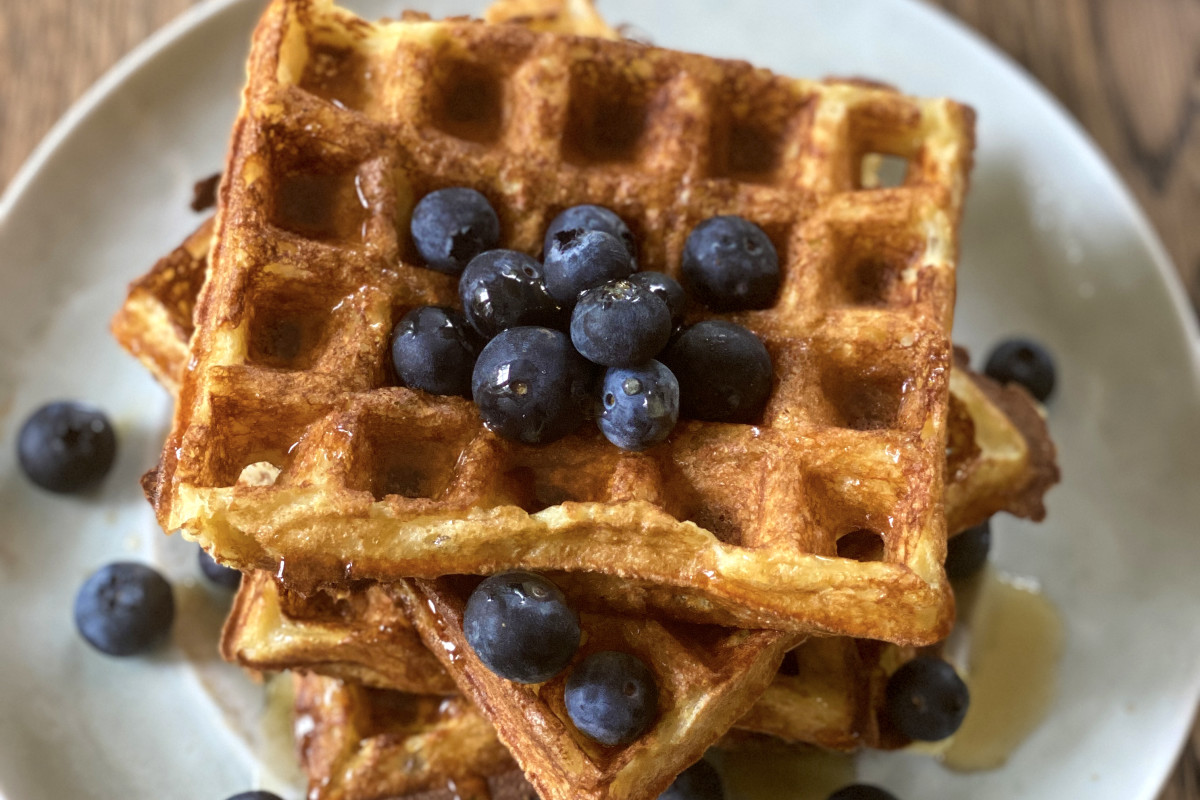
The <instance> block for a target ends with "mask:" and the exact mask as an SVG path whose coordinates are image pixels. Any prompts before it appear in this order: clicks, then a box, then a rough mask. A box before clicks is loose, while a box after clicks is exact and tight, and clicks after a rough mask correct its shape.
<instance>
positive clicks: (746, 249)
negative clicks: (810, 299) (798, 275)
mask: <svg viewBox="0 0 1200 800" xmlns="http://www.w3.org/2000/svg"><path fill="white" fill-rule="evenodd" d="M683 283H684V285H685V286H687V288H688V290H689V291H691V292H692V293H693V294H695V295H696V298H697V299H698V300H699V301H700V302H701V303H704V305H706V306H708V307H709V308H713V309H716V310H718V311H738V310H743V309H750V308H768V307H769V306H770V305H771V304H772V303H773V302H775V294H776V293H777V292H778V291H779V255H778V254H777V253H776V252H775V245H773V244H771V240H770V239H769V238H767V234H766V233H764V232H763V229H762V228H760V227H758V226H757V225H755V224H754V223H753V222H749V221H748V220H745V219H742V218H741V217H733V216H725V217H712V218H710V219H706V220H704V222H701V223H700V224H699V225H697V226H696V227H695V228H693V229H692V232H691V233H690V234H688V238H687V242H686V243H685V244H684V246H683Z"/></svg>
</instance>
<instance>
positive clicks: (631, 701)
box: [563, 650, 658, 747]
mask: <svg viewBox="0 0 1200 800" xmlns="http://www.w3.org/2000/svg"><path fill="white" fill-rule="evenodd" d="M563 701H564V703H565V704H566V706H567V716H569V717H570V718H571V722H573V723H575V727H576V728H578V729H579V732H580V733H582V734H583V735H584V736H587V737H589V738H591V739H595V740H596V741H597V742H600V743H601V744H606V745H609V746H610V747H611V746H614V745H619V744H629V743H630V742H632V741H633V740H634V739H636V738H637V737H639V736H641V735H642V732H643V731H645V730H646V728H647V726H649V725H650V723H651V722H653V721H654V717H655V715H656V714H657V713H658V685H657V684H656V683H655V682H654V674H653V673H652V672H650V668H649V667H647V666H646V665H645V664H644V663H643V662H642V660H641V659H639V658H637V657H635V656H631V655H629V654H628V653H619V652H617V651H615V650H603V651H601V652H599V653H593V654H592V655H590V656H588V657H587V658H585V659H584V660H583V661H582V662H580V663H579V664H578V665H577V666H576V667H575V668H574V669H572V670H571V674H570V675H568V676H567V685H566V690H565V692H564V694H563Z"/></svg>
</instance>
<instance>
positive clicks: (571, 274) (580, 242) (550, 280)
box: [544, 229, 634, 309]
mask: <svg viewBox="0 0 1200 800" xmlns="http://www.w3.org/2000/svg"><path fill="white" fill-rule="evenodd" d="M544 262H545V265H546V289H547V291H549V292H550V296H551V297H553V298H554V299H555V300H557V301H558V303H559V304H560V305H562V307H563V308H567V309H569V308H571V307H572V306H574V305H575V300H576V298H578V297H579V294H580V293H581V292H585V291H587V290H588V289H591V288H593V287H596V286H601V285H603V284H605V283H608V282H609V281H615V280H620V279H621V278H628V277H629V276H630V275H632V274H633V270H634V266H633V261H632V260H631V259H630V258H629V251H627V250H626V249H625V245H623V244H622V243H621V240H620V239H617V238H616V237H615V236H612V235H610V234H607V233H604V232H603V231H585V230H578V229H575V230H566V231H560V232H558V233H556V234H554V237H553V240H552V241H551V243H550V247H549V248H548V249H547V250H546V255H545V258H544Z"/></svg>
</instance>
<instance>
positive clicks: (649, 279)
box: [629, 272, 687, 328]
mask: <svg viewBox="0 0 1200 800" xmlns="http://www.w3.org/2000/svg"><path fill="white" fill-rule="evenodd" d="M629 280H630V281H632V282H633V283H636V284H637V285H638V286H641V287H642V288H643V289H649V290H650V291H651V292H653V293H654V295H655V296H656V297H657V298H658V299H659V300H662V301H663V302H664V303H666V304H667V310H668V311H670V312H671V327H672V328H677V327H679V326H680V325H681V324H682V323H683V310H684V307H685V306H686V305H687V294H686V293H685V292H684V291H683V287H682V286H680V285H679V282H678V281H676V280H675V279H674V278H672V277H671V276H670V275H665V274H663V273H661V272H635V273H633V274H632V275H630V276H629Z"/></svg>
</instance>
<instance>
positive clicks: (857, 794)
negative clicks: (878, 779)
mask: <svg viewBox="0 0 1200 800" xmlns="http://www.w3.org/2000/svg"><path fill="white" fill-rule="evenodd" d="M829 800H896V795H894V794H892V793H891V792H885V791H884V790H883V789H880V788H879V787H878V786H871V785H870V784H866V783H855V784H851V785H850V786H843V787H842V788H841V789H838V790H837V791H836V792H834V793H833V794H831V795H829Z"/></svg>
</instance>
